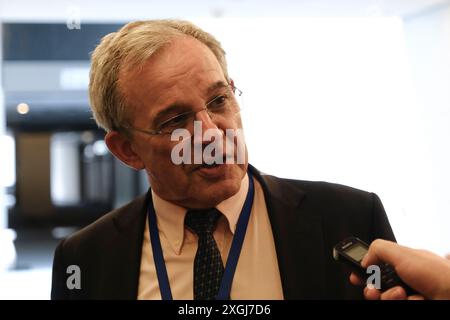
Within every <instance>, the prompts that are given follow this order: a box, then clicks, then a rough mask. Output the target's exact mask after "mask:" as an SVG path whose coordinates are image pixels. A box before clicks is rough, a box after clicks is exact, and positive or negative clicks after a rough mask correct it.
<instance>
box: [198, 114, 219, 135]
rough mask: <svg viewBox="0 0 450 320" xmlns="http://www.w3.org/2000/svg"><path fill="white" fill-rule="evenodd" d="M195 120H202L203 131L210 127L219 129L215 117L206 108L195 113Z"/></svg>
mask: <svg viewBox="0 0 450 320" xmlns="http://www.w3.org/2000/svg"><path fill="white" fill-rule="evenodd" d="M195 120H196V121H201V122H202V130H203V131H205V130H208V129H218V126H217V124H216V123H215V122H214V120H213V118H212V117H211V115H210V114H209V113H208V111H207V110H206V109H204V110H201V111H199V112H197V113H196V115H195Z"/></svg>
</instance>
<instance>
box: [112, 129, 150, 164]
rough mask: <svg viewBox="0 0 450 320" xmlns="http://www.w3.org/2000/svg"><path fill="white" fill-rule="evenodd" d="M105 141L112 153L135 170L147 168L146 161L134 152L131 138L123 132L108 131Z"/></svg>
mask: <svg viewBox="0 0 450 320" xmlns="http://www.w3.org/2000/svg"><path fill="white" fill-rule="evenodd" d="M105 143H106V145H107V146H108V149H109V150H110V151H111V152H112V154H114V155H115V156H116V157H117V158H118V159H119V160H120V161H122V162H123V163H125V164H126V165H127V166H129V167H131V168H133V169H135V170H141V169H144V168H145V165H144V162H143V161H142V160H141V158H140V157H139V155H138V154H137V153H135V152H134V150H133V146H132V144H131V142H130V139H128V138H127V137H125V136H124V135H123V134H120V133H119V132H117V131H111V132H108V133H107V134H106V136H105Z"/></svg>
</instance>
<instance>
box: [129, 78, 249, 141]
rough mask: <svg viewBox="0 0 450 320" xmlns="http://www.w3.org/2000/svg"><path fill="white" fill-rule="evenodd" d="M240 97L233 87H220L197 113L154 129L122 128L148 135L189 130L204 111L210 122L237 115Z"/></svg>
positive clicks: (170, 119)
mask: <svg viewBox="0 0 450 320" xmlns="http://www.w3.org/2000/svg"><path fill="white" fill-rule="evenodd" d="M241 97H242V91H241V90H239V89H238V88H236V87H235V86H233V85H231V84H228V85H224V86H223V87H221V88H220V89H219V91H218V93H217V95H216V96H215V97H214V98H213V99H212V100H210V101H209V102H207V103H206V104H205V107H204V108H202V109H201V110H198V111H187V112H182V113H180V114H178V115H176V116H173V117H170V118H168V119H165V120H163V121H162V122H160V123H159V124H158V125H156V127H155V129H148V130H147V129H141V128H135V127H132V126H123V129H128V130H133V131H138V132H142V133H145V134H148V135H162V134H172V132H174V131H175V130H177V129H189V128H190V126H193V124H194V120H195V117H196V115H197V113H199V112H202V111H206V112H207V113H208V115H209V117H210V119H211V120H214V119H217V118H222V119H227V118H229V117H230V116H232V115H234V114H236V113H239V112H240V111H241V106H240V105H239V102H238V100H240V99H237V98H241Z"/></svg>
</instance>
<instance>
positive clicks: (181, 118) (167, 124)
mask: <svg viewBox="0 0 450 320" xmlns="http://www.w3.org/2000/svg"><path fill="white" fill-rule="evenodd" d="M190 114H191V113H190V112H187V113H182V114H179V115H177V116H175V117H172V118H170V119H168V120H166V121H164V122H163V123H161V125H160V129H164V128H174V127H181V126H183V125H184V124H185V123H186V122H187V121H188V119H189V116H190Z"/></svg>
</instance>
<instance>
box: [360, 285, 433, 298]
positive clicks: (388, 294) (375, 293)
mask: <svg viewBox="0 0 450 320" xmlns="http://www.w3.org/2000/svg"><path fill="white" fill-rule="evenodd" d="M364 297H365V298H366V299H367V300H424V299H425V298H424V297H423V296H421V295H412V296H407V295H406V292H405V289H403V288H402V287H400V286H397V287H394V288H391V289H389V290H386V291H385V292H380V291H379V290H377V289H376V288H374V287H373V286H371V285H368V286H367V287H365V288H364Z"/></svg>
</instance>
